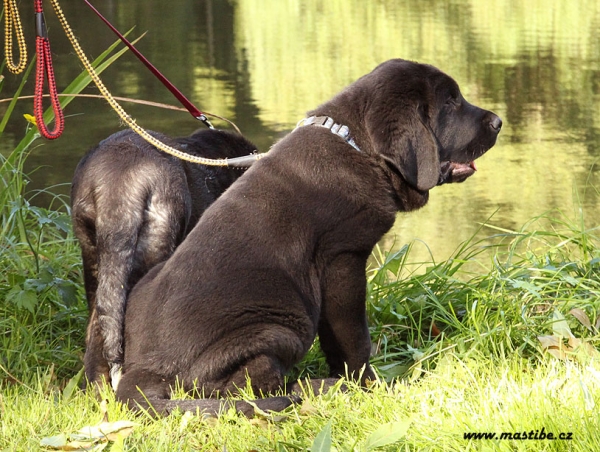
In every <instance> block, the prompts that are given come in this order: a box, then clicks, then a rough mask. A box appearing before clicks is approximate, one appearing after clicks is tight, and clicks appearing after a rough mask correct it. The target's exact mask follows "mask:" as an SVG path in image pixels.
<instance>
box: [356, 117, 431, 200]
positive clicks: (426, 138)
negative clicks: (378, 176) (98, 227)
mask: <svg viewBox="0 0 600 452" xmlns="http://www.w3.org/2000/svg"><path fill="white" fill-rule="evenodd" d="M366 119H367V121H366V122H367V128H368V131H369V135H370V137H371V141H372V143H373V147H374V148H375V150H376V151H377V152H378V153H379V154H380V155H381V156H382V157H383V158H384V159H385V160H386V161H387V162H388V163H389V164H391V165H392V166H394V167H395V168H396V169H397V170H398V171H399V172H400V174H401V175H402V177H403V178H404V179H405V180H406V181H407V182H408V183H409V184H411V185H412V186H413V187H416V188H417V189H419V190H422V191H427V190H430V189H432V188H433V187H435V186H436V185H437V183H438V181H439V178H440V160H439V145H438V141H437V139H436V138H435V136H434V135H433V132H432V131H431V128H430V127H429V125H428V124H427V118H426V114H425V112H424V109H423V108H422V107H419V106H417V107H415V106H409V105H406V106H404V107H401V110H400V111H398V113H397V114H390V113H389V112H387V114H384V115H380V114H371V115H368V116H367V118H366Z"/></svg>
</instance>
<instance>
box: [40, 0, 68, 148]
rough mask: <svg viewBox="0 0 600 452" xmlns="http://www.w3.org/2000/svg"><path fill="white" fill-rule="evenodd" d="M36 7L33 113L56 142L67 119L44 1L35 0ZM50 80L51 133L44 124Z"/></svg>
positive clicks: (42, 129) (43, 129) (45, 136)
mask: <svg viewBox="0 0 600 452" xmlns="http://www.w3.org/2000/svg"><path fill="white" fill-rule="evenodd" d="M34 7H35V26H36V35H37V36H36V39H35V49H36V52H37V63H36V77H35V97H34V99H33V113H34V116H35V121H36V123H37V126H38V130H39V131H40V133H41V134H42V136H43V137H44V138H47V139H48V140H54V139H56V138H58V137H60V136H61V135H62V133H63V130H64V129H65V117H64V113H63V111H62V108H61V106H60V101H59V100H58V92H57V90H56V80H55V78H54V68H53V67H52V54H51V52H50V41H49V40H48V30H47V29H46V21H45V19H44V11H43V8H42V0H34ZM46 79H47V80H48V91H49V92H50V102H51V103H52V109H53V110H54V118H55V123H54V130H52V131H50V130H49V129H48V127H47V126H46V123H45V122H44V107H43V105H42V99H43V96H44V80H46Z"/></svg>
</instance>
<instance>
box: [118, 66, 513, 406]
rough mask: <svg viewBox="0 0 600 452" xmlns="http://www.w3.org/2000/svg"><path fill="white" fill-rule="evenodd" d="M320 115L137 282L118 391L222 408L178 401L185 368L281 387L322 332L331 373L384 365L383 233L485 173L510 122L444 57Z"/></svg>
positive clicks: (223, 381)
mask: <svg viewBox="0 0 600 452" xmlns="http://www.w3.org/2000/svg"><path fill="white" fill-rule="evenodd" d="M310 115H312V116H316V118H312V119H310V120H308V121H307V122H308V123H312V125H305V126H303V127H299V128H297V129H296V130H295V131H294V132H293V133H291V134H289V135H287V136H286V137H285V138H283V139H282V140H281V141H280V142H279V143H277V144H276V145H275V146H274V147H273V148H272V150H271V151H270V152H269V153H268V154H267V155H266V156H265V157H264V158H262V159H261V160H259V161H258V163H256V164H255V165H254V166H253V167H252V168H250V169H249V170H248V171H247V172H246V173H245V174H244V175H243V176H242V177H241V178H240V179H239V180H238V181H237V182H235V183H234V184H233V186H232V187H231V188H230V189H229V190H228V191H227V192H226V193H225V194H224V195H223V196H222V197H221V198H219V199H218V200H217V202H215V203H214V204H213V205H212V206H211V207H210V208H209V209H208V210H207V211H206V213H205V214H204V216H203V217H202V218H201V219H200V221H199V222H198V224H197V225H196V227H195V228H194V229H193V230H192V232H191V233H190V234H189V235H188V237H187V238H186V239H185V241H184V242H183V243H182V244H181V245H180V246H179V248H178V249H177V250H176V251H175V253H174V254H173V256H172V257H171V258H169V259H168V260H167V261H166V262H164V263H163V264H160V265H158V266H156V267H154V268H153V269H152V270H151V271H150V272H149V273H148V274H147V275H146V276H145V277H144V278H143V279H142V280H141V281H140V282H139V283H138V285H137V286H136V287H135V288H134V289H133V291H132V293H131V296H130V298H129V302H128V306H127V313H126V323H125V343H126V344H127V346H126V348H125V363H124V366H123V379H122V381H121V383H120V386H119V388H118V391H117V396H118V398H119V399H120V400H123V401H129V404H130V406H132V407H135V406H136V405H137V404H140V405H141V406H147V404H146V403H145V401H144V400H145V399H144V398H145V397H147V400H148V401H149V402H150V404H151V405H152V406H153V408H154V409H156V410H157V411H158V412H161V413H166V412H169V411H170V410H171V409H173V408H175V407H177V406H178V407H180V408H182V409H185V410H194V409H200V410H208V411H215V410H216V408H215V407H218V406H219V404H218V401H214V400H213V401H211V400H187V401H185V402H181V401H177V400H168V399H169V397H170V387H171V386H172V385H174V383H175V381H176V379H179V381H183V384H184V387H185V388H187V389H190V390H191V389H192V388H193V385H194V384H196V387H197V388H200V389H201V390H203V391H204V394H205V395H211V394H217V393H218V394H221V395H222V394H228V393H236V391H237V388H239V387H245V385H246V378H247V377H250V379H251V385H252V388H253V389H254V391H255V392H256V393H257V394H259V393H262V394H269V393H273V392H275V391H278V390H279V389H280V388H281V387H282V385H283V383H284V375H285V374H286V372H287V371H288V370H289V369H290V368H291V367H292V365H294V364H295V363H297V362H298V361H299V360H300V359H301V358H302V357H303V356H304V354H305V353H306V352H307V350H308V349H309V347H310V346H311V344H312V343H313V340H314V339H315V336H316V335H317V334H319V336H320V343H321V347H322V349H323V351H324V353H325V355H326V358H327V362H328V364H329V366H330V370H331V376H340V375H343V374H344V373H345V369H346V368H347V370H348V372H349V373H350V375H351V376H353V377H355V378H357V377H358V376H361V380H362V382H364V381H365V380H368V379H372V378H373V377H374V374H373V370H372V369H371V367H370V366H369V354H370V350H371V342H370V337H369V330H368V327H367V318H366V313H365V291H366V277H365V265H366V260H367V258H368V256H369V254H370V253H371V250H372V248H373V246H374V245H375V244H376V243H377V241H378V240H380V239H381V237H382V235H383V234H384V233H385V232H386V231H388V230H389V229H390V227H391V226H392V225H393V223H394V219H395V218H396V213H397V212H398V211H410V210H414V209H418V208H420V207H422V206H423V205H425V203H426V202H427V200H428V196H429V190H430V189H431V188H433V187H435V186H436V185H438V184H440V183H445V182H461V181H463V180H465V179H466V178H467V177H469V176H470V175H471V174H473V172H474V171H475V168H474V164H473V160H475V159H476V158H478V157H480V156H481V155H482V154H483V153H484V152H486V151H487V150H488V149H489V148H490V147H492V146H493V145H494V143H495V142H496V137H497V135H498V132H499V131H500V127H501V124H502V122H501V120H500V118H498V117H497V116H496V115H495V114H493V113H491V112H489V111H486V110H482V109H480V108H478V107H475V106H473V105H471V104H469V103H468V102H467V101H465V99H464V98H463V97H462V96H461V94H460V90H459V88H458V85H457V84H456V82H455V81H454V80H453V79H451V78H450V77H449V76H447V75H445V74H444V73H442V72H440V71H439V70H438V69H436V68H434V67H432V66H428V65H423V64H417V63H413V62H409V61H403V60H391V61H388V62H386V63H383V64H381V65H380V66H379V67H377V68H376V69H375V70H374V71H373V72H371V73H370V74H368V75H365V76H364V77H362V78H361V79H359V80H358V81H357V82H355V83H354V84H352V85H350V86H349V87H348V88H346V89H345V90H343V91H342V92H341V93H340V94H338V95H337V96H335V97H334V98H333V99H332V100H331V101H329V102H327V103H325V104H323V105H321V106H320V107H318V108H317V109H316V110H314V111H312V112H310ZM328 118H333V119H328ZM333 123H336V124H335V125H334V124H333ZM320 125H324V126H323V127H321V126H320ZM340 125H344V126H347V129H346V128H344V127H341V126H340ZM348 131H349V135H348ZM138 388H139V390H138ZM140 391H141V392H143V393H144V395H142V394H141V392H140ZM216 402H217V403H216ZM256 403H257V405H258V406H259V407H260V408H262V409H265V408H273V409H278V408H280V405H279V403H283V404H284V405H285V404H286V400H285V399H284V400H283V402H282V399H281V398H270V399H262V400H258V401H256ZM287 403H288V404H289V403H290V401H289V400H287ZM246 408H247V407H244V406H241V405H239V406H238V409H240V410H241V411H244V412H246V413H247V412H248V411H247V410H246Z"/></svg>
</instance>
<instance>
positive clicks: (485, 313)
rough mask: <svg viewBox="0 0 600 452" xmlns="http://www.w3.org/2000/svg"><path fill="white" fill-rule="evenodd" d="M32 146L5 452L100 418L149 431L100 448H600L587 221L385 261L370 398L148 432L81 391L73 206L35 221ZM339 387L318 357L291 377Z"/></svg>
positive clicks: (12, 260)
mask: <svg viewBox="0 0 600 452" xmlns="http://www.w3.org/2000/svg"><path fill="white" fill-rule="evenodd" d="M0 86H1V85H0ZM0 133H1V131H0ZM34 139H35V137H34V136H33V135H32V139H31V140H30V141H29V142H28V143H26V144H24V145H23V146H19V148H17V149H15V151H14V152H13V153H11V155H9V156H5V157H2V158H1V159H0V300H2V303H0V419H1V423H0V450H9V451H21V450H39V449H40V448H41V446H40V442H41V441H50V440H49V439H48V438H51V437H56V436H59V435H61V434H72V433H73V432H76V431H77V430H78V429H80V428H82V427H85V426H93V425H96V424H98V423H100V422H101V421H102V420H108V421H109V422H113V423H114V422H116V421H133V422H135V423H136V425H135V426H134V427H133V429H132V430H131V433H130V435H129V436H127V437H126V438H118V437H116V438H113V437H111V439H114V440H115V441H112V440H111V441H110V442H102V441H100V440H98V441H99V444H98V445H97V448H96V449H95V450H100V448H101V447H103V446H108V447H109V448H110V450H115V451H116V450H128V451H129V450H130V451H138V450H139V451H146V450H147V451H161V450H164V451H172V450H210V451H214V450H218V451H251V450H259V451H262V450H277V451H294V450H320V451H327V450H338V451H347V450H374V449H381V450H390V451H392V450H444V451H463V450H482V449H483V450H507V451H508V450H549V451H550V450H552V451H554V450H556V451H562V450H576V451H579V450H581V451H589V450H600V433H599V432H600V428H599V427H600V426H599V425H598V424H599V423H600V421H599V418H598V416H597V415H596V413H597V410H598V407H597V404H598V403H600V392H599V387H600V364H599V362H598V351H597V349H598V347H599V346H600V343H599V340H600V337H599V335H598V328H599V326H600V323H599V320H598V319H599V317H600V315H599V311H600V301H599V300H600V282H599V281H600V279H599V276H600V275H599V273H600V252H599V248H598V245H599V239H598V230H597V228H590V227H589V226H588V225H587V222H586V221H585V217H584V215H583V213H580V214H579V215H578V216H577V217H575V218H571V217H568V216H565V215H563V214H561V213H560V212H557V211H553V212H549V213H547V214H545V215H543V216H541V217H539V218H535V219H532V220H531V222H529V223H528V224H526V225H524V226H523V228H522V229H521V230H520V231H496V237H495V239H494V242H495V245H494V246H493V247H492V248H489V247H488V248H487V249H486V247H484V246H483V245H482V243H483V242H481V243H477V242H474V241H468V242H466V243H464V244H463V245H461V246H460V247H459V248H458V249H457V251H456V253H455V254H454V256H453V257H452V258H451V259H449V260H447V261H444V262H434V261H433V259H432V260H431V262H426V263H422V264H415V263H414V262H412V261H411V253H410V246H407V247H404V248H402V249H401V250H400V251H398V252H394V253H385V252H382V251H381V250H376V252H375V255H374V262H375V263H374V264H372V266H371V268H370V269H369V283H368V300H367V304H368V313H369V320H370V325H371V334H372V341H373V344H374V346H373V358H372V363H373V365H374V366H375V368H376V369H377V372H378V374H379V376H380V380H379V381H378V382H375V383H374V384H373V385H372V386H371V387H370V388H369V389H368V390H367V391H363V390H361V389H359V388H357V387H356V386H354V385H353V384H352V383H348V385H349V387H350V391H349V392H346V393H342V392H340V391H333V392H331V393H329V394H326V395H324V396H321V397H312V396H310V395H309V396H307V397H306V398H305V402H304V403H303V404H302V405H299V406H296V407H292V408H290V409H288V410H287V411H286V412H285V413H283V415H282V416H275V417H269V416H267V417H258V418H257V419H253V420H247V419H244V418H241V417H239V416H237V415H236V414H235V413H232V412H226V413H223V415H222V416H221V417H220V418H219V419H204V418H202V417H200V416H189V415H184V414H181V413H179V414H174V415H172V416H170V417H168V418H164V419H159V420H152V419H149V418H147V417H135V416H133V415H132V414H131V413H129V412H128V411H127V410H126V409H124V408H123V407H122V406H121V405H120V404H118V403H116V402H115V400H114V397H113V395H112V393H110V392H109V391H106V392H104V393H103V394H102V398H103V399H106V400H107V401H108V403H101V402H99V401H98V400H97V399H96V398H95V397H94V396H93V395H92V394H86V393H83V392H82V391H80V390H79V389H77V384H78V383H79V381H78V378H79V377H78V376H79V375H80V374H81V372H80V371H81V356H82V351H83V345H84V331H85V322H86V307H85V301H84V294H83V288H82V282H81V281H82V278H81V262H80V256H79V250H78V247H77V244H76V242H75V240H74V238H73V235H72V232H71V228H70V224H69V209H68V204H67V203H66V202H65V200H64V199H61V198H60V197H56V198H55V199H54V201H53V203H52V204H51V206H50V207H49V208H40V207H36V206H34V203H33V202H32V197H34V196H35V193H28V191H27V176H26V175H25V174H24V173H23V162H24V160H25V158H26V155H27V152H28V149H29V148H30V145H31V143H33V142H34ZM485 243H489V241H486V242H485ZM490 256H491V257H490ZM473 269H475V270H473ZM326 372H327V369H326V365H325V363H324V359H323V357H322V355H321V353H320V352H319V349H318V346H317V345H316V346H315V347H313V349H312V350H311V351H310V353H309V354H308V355H307V357H306V358H305V359H304V360H303V361H302V363H300V364H299V365H298V366H296V367H295V368H294V370H293V377H311V376H314V377H319V376H324V375H326ZM248 397H252V395H251V394H248ZM107 425H112V426H113V427H114V424H106V425H105V426H104V427H103V428H105V429H106V428H109V427H107ZM123 432H124V431H122V433H123ZM469 433H471V434H477V433H481V434H483V433H496V434H497V435H498V438H496V439H465V436H464V435H465V434H469ZM502 433H509V434H511V435H512V439H506V438H505V439H503V440H500V439H499V436H500V435H501V434H502ZM542 433H543V434H545V435H548V434H549V433H552V434H553V435H554V436H557V437H558V436H559V435H560V434H561V433H562V434H565V435H568V434H571V437H572V439H571V440H568V439H557V440H548V439H540V437H541V434H542ZM123 436H124V435H123ZM530 436H531V439H529V437H530ZM536 437H537V438H538V439H535V438H536ZM524 438H527V439H524ZM64 439H65V438H62V440H64ZM68 439H73V438H72V437H71V438H67V440H68ZM60 440H61V438H58V439H56V438H54V439H53V441H60Z"/></svg>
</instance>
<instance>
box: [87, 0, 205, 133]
mask: <svg viewBox="0 0 600 452" xmlns="http://www.w3.org/2000/svg"><path fill="white" fill-rule="evenodd" d="M83 1H84V2H85V3H86V5H88V6H89V7H90V9H91V10H92V11H94V13H96V15H97V16H98V17H99V18H100V19H101V20H102V21H103V22H104V23H105V24H106V25H107V26H108V28H110V29H111V30H112V31H113V33H114V34H116V35H117V36H118V37H119V39H120V40H121V41H123V44H125V45H126V46H127V47H129V50H131V51H132V52H133V54H134V55H135V56H136V57H138V59H139V60H140V61H141V62H142V63H144V65H145V66H146V67H147V68H148V69H150V72H152V73H153V74H154V76H155V77H156V78H158V79H159V80H160V81H161V82H162V84H163V85H165V87H166V88H167V89H168V90H169V91H171V93H172V94H173V95H174V96H175V97H176V98H177V100H179V102H181V104H182V105H183V106H184V107H185V108H186V109H187V111H189V112H190V114H191V115H192V116H193V117H194V118H196V119H199V120H200V121H202V122H203V123H204V124H205V125H206V126H207V127H209V128H211V129H213V128H214V127H213V126H212V124H211V123H210V121H209V120H208V118H207V117H206V116H205V115H204V113H202V112H201V111H200V110H198V109H197V108H196V107H195V106H194V104H192V103H191V102H190V100H189V99H188V98H187V97H185V96H184V95H183V93H182V92H181V91H179V90H178V89H177V88H176V87H175V85H173V84H172V83H171V82H170V81H169V80H168V79H167V78H166V77H165V76H164V75H162V73H161V72H160V71H159V70H158V69H156V67H155V66H154V65H153V64H152V63H150V61H148V59H147V58H146V57H145V56H144V55H142V54H141V53H140V51H139V50H138V49H136V48H135V47H134V46H133V44H132V43H130V42H129V41H128V40H127V38H125V36H123V35H122V34H121V33H120V32H119V30H117V29H116V28H115V27H114V26H113V25H112V24H111V23H110V22H109V21H108V19H106V18H105V17H104V16H103V15H102V14H100V11H98V10H97V9H96V8H94V6H93V5H92V4H91V3H90V2H89V1H88V0H83Z"/></svg>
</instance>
